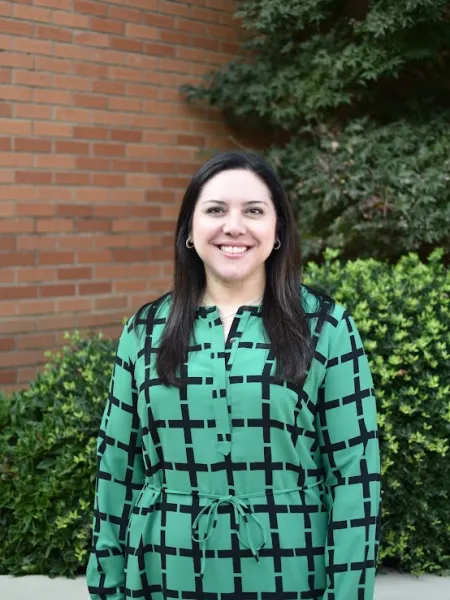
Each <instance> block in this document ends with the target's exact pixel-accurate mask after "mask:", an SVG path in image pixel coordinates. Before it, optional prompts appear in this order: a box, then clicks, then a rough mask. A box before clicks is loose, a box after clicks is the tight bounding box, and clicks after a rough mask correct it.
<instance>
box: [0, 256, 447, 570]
mask: <svg viewBox="0 0 450 600" xmlns="http://www.w3.org/2000/svg"><path fill="white" fill-rule="evenodd" d="M305 275H306V276H305V283H315V284H316V285H320V286H322V287H323V288H325V289H326V290H327V291H329V292H330V293H331V294H332V295H333V296H334V298H335V299H336V300H337V301H338V302H339V303H341V304H343V305H344V306H346V307H347V308H348V309H349V310H350V311H351V313H352V315H353V316H354V318H355V320H356V322H357V324H358V327H359V329H360V332H361V335H362V337H363V339H364V342H365V347H366V351H367V353H368V355H369V359H370V363H371V367H372V372H373V377H374V384H375V389H376V392H377V398H378V405H379V425H380V437H381V447H382V464H383V519H382V545H381V551H380V559H381V560H380V564H385V565H390V566H393V565H394V566H397V567H400V568H402V569H405V570H407V571H410V572H415V573H420V572H442V571H443V570H448V569H450V460H449V459H450V450H449V446H450V333H449V330H450V275H449V271H448V270H447V269H445V268H444V266H443V265H442V252H440V251H435V252H434V253H433V254H432V255H431V258H430V262H429V264H427V265H425V264H422V263H421V262H420V261H419V259H418V257H417V256H416V255H415V254H410V255H408V256H405V257H403V258H402V259H401V260H400V261H399V262H398V264H397V265H395V266H391V265H388V264H387V263H382V262H378V261H376V260H371V259H369V260H356V261H353V262H348V263H346V264H344V265H341V264H340V262H339V260H338V258H337V256H336V251H329V252H327V254H326V260H325V262H324V264H322V265H321V266H318V265H316V264H314V263H309V264H308V265H307V267H306V269H305ZM114 346H115V344H114V343H111V342H107V341H106V340H104V339H102V338H101V337H94V338H90V339H88V340H80V338H79V336H75V337H74V338H73V339H72V342H71V346H68V347H67V348H65V349H64V350H63V351H62V353H61V354H60V355H59V356H56V357H54V358H53V359H52V362H51V365H50V366H49V368H48V370H47V372H46V373H45V374H44V375H42V376H40V377H38V379H37V381H36V382H34V383H32V384H31V386H30V388H29V389H28V390H26V391H24V392H20V393H16V394H14V395H13V396H12V398H5V397H3V398H0V507H2V508H1V512H0V530H1V531H2V532H3V534H2V536H0V572H2V573H13V574H26V573H49V574H50V575H59V574H64V575H73V574H75V573H76V572H81V571H83V569H84V568H85V565H86V561H87V555H88V548H89V543H90V537H91V533H90V526H91V515H92V504H93V493H94V475H95V443H96V436H97V433H98V428H99V425H100V418H101V413H102V410H103V405H104V401H105V397H106V388H107V386H108V383H109V379H110V372H111V368H112V362H113V353H114Z"/></svg>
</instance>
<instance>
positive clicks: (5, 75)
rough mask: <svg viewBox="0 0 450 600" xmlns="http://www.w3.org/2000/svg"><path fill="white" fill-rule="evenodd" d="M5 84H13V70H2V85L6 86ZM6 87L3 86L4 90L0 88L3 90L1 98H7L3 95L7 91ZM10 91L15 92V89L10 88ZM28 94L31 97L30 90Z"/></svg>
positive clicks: (0, 75)
mask: <svg viewBox="0 0 450 600" xmlns="http://www.w3.org/2000/svg"><path fill="white" fill-rule="evenodd" d="M4 83H11V69H7V68H4V69H0V84H4ZM5 88H6V86H2V88H0V89H1V90H2V92H1V94H2V95H1V97H2V98H5V96H4V95H3V91H4V90H5ZM9 89H10V90H14V88H11V87H10V88H9ZM28 93H29V94H30V95H31V92H30V91H29V90H28ZM5 100H9V98H5Z"/></svg>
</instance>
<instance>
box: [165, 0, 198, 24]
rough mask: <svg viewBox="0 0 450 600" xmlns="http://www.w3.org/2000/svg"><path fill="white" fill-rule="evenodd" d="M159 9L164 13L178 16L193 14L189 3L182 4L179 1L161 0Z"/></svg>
mask: <svg viewBox="0 0 450 600" xmlns="http://www.w3.org/2000/svg"><path fill="white" fill-rule="evenodd" d="M159 10H160V11H161V12H162V13H166V14H169V15H177V16H180V15H182V16H185V17H188V16H190V14H191V6H190V5H189V4H184V3H183V4H180V3H179V2H166V1H164V0H160V2H159ZM179 21H180V20H179ZM179 21H178V22H179Z"/></svg>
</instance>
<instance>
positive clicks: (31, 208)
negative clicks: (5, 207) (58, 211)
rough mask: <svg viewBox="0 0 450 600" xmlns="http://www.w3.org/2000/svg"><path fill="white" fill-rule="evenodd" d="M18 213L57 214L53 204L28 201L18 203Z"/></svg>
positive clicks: (47, 215) (23, 214)
mask: <svg viewBox="0 0 450 600" xmlns="http://www.w3.org/2000/svg"><path fill="white" fill-rule="evenodd" d="M17 214H18V215H19V216H21V217H51V216H52V215H54V214H55V207H54V205H53V204H41V203H35V202H32V203H28V202H27V203H26V204H22V203H21V204H18V205H17Z"/></svg>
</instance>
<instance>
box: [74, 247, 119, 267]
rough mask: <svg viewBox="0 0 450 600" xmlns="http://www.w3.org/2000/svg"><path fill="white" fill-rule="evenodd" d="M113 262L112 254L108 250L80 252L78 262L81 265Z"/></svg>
mask: <svg viewBox="0 0 450 600" xmlns="http://www.w3.org/2000/svg"><path fill="white" fill-rule="evenodd" d="M111 261H112V253H111V252H109V251H107V250H98V251H95V252H92V251H89V252H78V262H79V263H81V264H89V263H91V264H95V263H109V262H111Z"/></svg>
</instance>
